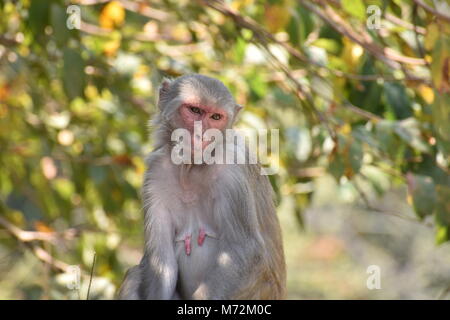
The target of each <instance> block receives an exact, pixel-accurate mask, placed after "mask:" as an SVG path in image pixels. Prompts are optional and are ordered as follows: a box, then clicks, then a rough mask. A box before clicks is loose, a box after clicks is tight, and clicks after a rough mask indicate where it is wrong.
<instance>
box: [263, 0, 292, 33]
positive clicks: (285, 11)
mask: <svg viewBox="0 0 450 320" xmlns="http://www.w3.org/2000/svg"><path fill="white" fill-rule="evenodd" d="M264 16H265V20H266V25H267V28H268V29H269V31H270V32H272V33H274V32H278V31H280V30H281V29H283V28H284V27H285V26H286V25H287V24H288V22H289V20H290V18H291V15H290V13H289V7H287V6H286V5H266V10H265V12H264Z"/></svg>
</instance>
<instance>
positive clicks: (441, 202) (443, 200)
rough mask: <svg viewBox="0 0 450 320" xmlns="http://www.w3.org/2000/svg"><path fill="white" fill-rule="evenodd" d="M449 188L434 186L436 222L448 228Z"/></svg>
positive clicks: (449, 217) (449, 209)
mask: <svg viewBox="0 0 450 320" xmlns="http://www.w3.org/2000/svg"><path fill="white" fill-rule="evenodd" d="M449 199H450V187H449V186H444V185H437V186H436V220H437V221H438V223H439V224H441V225H446V226H448V227H450V201H449Z"/></svg>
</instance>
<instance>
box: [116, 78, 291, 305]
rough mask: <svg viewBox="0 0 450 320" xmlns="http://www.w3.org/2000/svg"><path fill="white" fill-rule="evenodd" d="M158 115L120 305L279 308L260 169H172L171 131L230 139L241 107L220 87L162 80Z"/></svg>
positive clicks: (275, 246) (275, 241) (280, 288)
mask: <svg viewBox="0 0 450 320" xmlns="http://www.w3.org/2000/svg"><path fill="white" fill-rule="evenodd" d="M157 106H158V109H159V110H158V114H157V115H156V117H155V119H154V121H153V123H152V125H153V126H154V127H155V132H154V141H155V143H154V149H153V151H152V152H151V153H150V154H149V156H148V157H147V158H146V165H147V167H148V168H147V171H146V172H145V174H144V183H143V187H142V201H143V212H144V248H145V249H144V254H143V257H142V260H141V262H140V264H139V265H137V266H134V267H132V268H131V269H129V270H128V271H127V273H126V274H125V277H124V281H123V283H122V285H121V287H120V289H119V293H118V297H119V299H127V300H137V299H139V300H140V299H142V300H146V299H165V300H169V299H186V300H191V299H225V300H235V299H283V298H285V294H286V266H285V259H284V252H283V245H282V237H281V228H280V224H279V220H278V217H277V214H276V210H275V205H274V192H273V189H272V186H271V184H270V182H269V179H268V178H267V176H266V175H261V174H260V171H259V170H260V165H259V164H258V163H257V164H205V163H200V164H192V163H190V164H184V163H183V164H174V163H173V161H172V159H171V152H172V151H173V148H174V143H173V141H172V140H171V136H172V132H173V131H174V130H176V129H179V128H183V129H185V130H187V131H188V132H190V133H191V134H192V133H193V131H194V129H193V127H194V122H196V121H197V122H200V123H201V124H202V130H203V131H204V130H207V129H216V130H220V132H224V131H225V130H227V129H231V130H233V129H232V126H233V124H234V123H235V121H236V116H237V114H238V113H239V111H240V110H241V109H242V107H241V106H240V105H238V104H237V103H236V102H235V100H234V98H233V96H232V95H231V93H230V91H229V90H228V89H227V88H226V87H225V85H224V84H223V83H222V82H221V81H219V80H217V79H215V78H211V77H207V76H204V75H200V74H187V75H183V76H180V77H178V78H175V79H171V80H170V79H164V80H163V81H162V84H161V86H160V88H159V98H158V102H157ZM206 145H208V143H207V142H206V143H205V142H203V144H202V146H201V147H202V148H204V147H205V146H206ZM236 152H239V151H236Z"/></svg>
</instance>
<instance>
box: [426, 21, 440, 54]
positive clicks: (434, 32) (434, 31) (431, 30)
mask: <svg viewBox="0 0 450 320" xmlns="http://www.w3.org/2000/svg"><path fill="white" fill-rule="evenodd" d="M438 37H439V28H438V26H437V24H435V23H432V24H430V25H429V26H428V27H427V34H426V36H425V41H424V46H425V49H427V50H431V49H433V46H434V44H435V42H436V40H437V39H438Z"/></svg>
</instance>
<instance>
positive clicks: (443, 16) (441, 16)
mask: <svg viewBox="0 0 450 320" xmlns="http://www.w3.org/2000/svg"><path fill="white" fill-rule="evenodd" d="M414 2H415V3H417V4H418V5H419V6H420V7H422V8H423V9H425V10H426V11H428V12H430V13H432V14H434V15H435V16H436V17H437V18H438V19H441V20H444V21H446V22H450V16H448V15H446V14H444V13H441V12H439V11H437V10H436V9H434V8H432V7H430V6H429V5H427V4H426V3H425V2H423V1H422V0H414Z"/></svg>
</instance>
